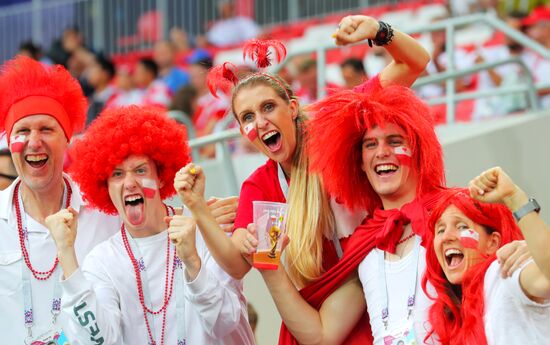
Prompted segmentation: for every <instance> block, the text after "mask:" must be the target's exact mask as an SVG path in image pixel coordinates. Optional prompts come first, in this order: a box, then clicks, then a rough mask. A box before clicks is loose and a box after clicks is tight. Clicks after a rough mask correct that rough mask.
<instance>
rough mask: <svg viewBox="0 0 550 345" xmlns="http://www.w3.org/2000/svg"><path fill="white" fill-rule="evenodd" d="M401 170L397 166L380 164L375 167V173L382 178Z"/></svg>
mask: <svg viewBox="0 0 550 345" xmlns="http://www.w3.org/2000/svg"><path fill="white" fill-rule="evenodd" d="M397 170H399V167H398V166H397V165H395V164H391V163H388V164H378V165H377V166H375V167H374V172H375V173H376V174H378V175H380V176H384V175H389V174H393V173H395V172H396V171H397Z"/></svg>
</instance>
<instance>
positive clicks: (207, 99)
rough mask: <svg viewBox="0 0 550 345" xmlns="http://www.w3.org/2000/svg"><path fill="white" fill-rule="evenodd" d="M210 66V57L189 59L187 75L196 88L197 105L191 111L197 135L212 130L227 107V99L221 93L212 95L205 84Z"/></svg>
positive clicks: (208, 132)
mask: <svg viewBox="0 0 550 345" xmlns="http://www.w3.org/2000/svg"><path fill="white" fill-rule="evenodd" d="M210 68H212V59H211V58H202V59H198V60H191V64H190V65H189V75H190V77H191V85H192V86H193V87H194V88H195V90H197V95H198V98H197V106H196V109H195V112H194V113H193V124H194V125H195V129H196V131H197V136H199V137H200V136H204V135H207V134H210V133H212V132H213V130H214V127H215V126H216V123H217V122H218V121H219V120H220V119H222V118H223V117H225V114H226V113H227V111H228V109H229V100H228V99H227V97H226V96H225V95H223V94H218V98H216V97H214V96H213V95H212V94H211V93H210V91H209V90H208V87H207V85H206V76H207V75H208V70H209V69H210Z"/></svg>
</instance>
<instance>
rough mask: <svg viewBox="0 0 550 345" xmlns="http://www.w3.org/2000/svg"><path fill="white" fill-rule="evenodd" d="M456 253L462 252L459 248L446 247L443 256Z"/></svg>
mask: <svg viewBox="0 0 550 345" xmlns="http://www.w3.org/2000/svg"><path fill="white" fill-rule="evenodd" d="M457 254H462V252H461V251H460V250H458V249H454V248H453V249H447V250H446V251H445V256H446V257H449V256H451V255H457Z"/></svg>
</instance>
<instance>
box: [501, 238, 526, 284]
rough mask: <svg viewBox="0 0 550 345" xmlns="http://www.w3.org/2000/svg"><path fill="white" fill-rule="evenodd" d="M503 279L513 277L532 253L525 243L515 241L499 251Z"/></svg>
mask: <svg viewBox="0 0 550 345" xmlns="http://www.w3.org/2000/svg"><path fill="white" fill-rule="evenodd" d="M497 258H498V260H499V262H500V271H501V274H502V277H504V278H506V277H511V276H512V274H513V273H514V272H515V271H516V270H517V269H518V268H520V267H521V266H522V265H523V264H524V263H525V262H526V261H527V260H529V259H530V258H531V253H530V252H529V248H528V247H527V244H526V243H525V241H513V242H511V243H508V244H506V245H504V246H503V247H502V248H500V249H499V250H498V251H497Z"/></svg>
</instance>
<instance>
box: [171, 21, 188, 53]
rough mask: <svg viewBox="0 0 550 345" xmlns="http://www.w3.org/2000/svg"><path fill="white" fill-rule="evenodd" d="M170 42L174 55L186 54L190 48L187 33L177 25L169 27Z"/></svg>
mask: <svg viewBox="0 0 550 345" xmlns="http://www.w3.org/2000/svg"><path fill="white" fill-rule="evenodd" d="M170 42H172V46H173V47H174V50H175V52H176V56H177V55H179V54H186V53H188V52H189V51H190V50H191V44H190V42H189V35H188V34H187V32H185V30H183V29H180V28H178V27H173V28H172V29H170Z"/></svg>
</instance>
